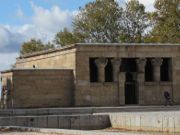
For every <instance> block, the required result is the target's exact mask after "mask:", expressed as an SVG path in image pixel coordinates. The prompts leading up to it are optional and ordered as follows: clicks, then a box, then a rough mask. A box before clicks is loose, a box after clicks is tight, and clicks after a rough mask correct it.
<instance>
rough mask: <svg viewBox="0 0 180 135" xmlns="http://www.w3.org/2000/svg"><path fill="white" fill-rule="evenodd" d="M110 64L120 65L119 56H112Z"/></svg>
mask: <svg viewBox="0 0 180 135" xmlns="http://www.w3.org/2000/svg"><path fill="white" fill-rule="evenodd" d="M111 63H112V65H115V66H120V65H121V58H114V59H112V60H111Z"/></svg>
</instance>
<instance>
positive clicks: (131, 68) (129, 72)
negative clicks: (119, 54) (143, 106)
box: [120, 58, 138, 105]
mask: <svg viewBox="0 0 180 135" xmlns="http://www.w3.org/2000/svg"><path fill="white" fill-rule="evenodd" d="M120 71H121V72H125V79H126V80H125V87H124V91H125V92H124V94H125V104H126V105H133V104H138V91H137V66H136V59H135V58H124V59H122V66H121V69H120Z"/></svg>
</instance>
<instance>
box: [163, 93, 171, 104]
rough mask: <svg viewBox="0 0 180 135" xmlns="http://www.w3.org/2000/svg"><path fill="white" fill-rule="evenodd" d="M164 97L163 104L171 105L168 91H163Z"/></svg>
mask: <svg viewBox="0 0 180 135" xmlns="http://www.w3.org/2000/svg"><path fill="white" fill-rule="evenodd" d="M164 98H165V106H167V105H172V102H171V96H170V93H169V92H168V91H164Z"/></svg>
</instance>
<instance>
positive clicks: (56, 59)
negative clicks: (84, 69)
mask: <svg viewBox="0 0 180 135" xmlns="http://www.w3.org/2000/svg"><path fill="white" fill-rule="evenodd" d="M33 66H34V67H35V68H37V69H38V68H43V69H51V68H52V69H55V68H56V69H59V68H63V69H75V49H74V48H71V49H68V50H66V49H62V50H59V51H53V52H48V53H44V54H37V55H32V56H31V55H29V56H26V57H22V58H18V59H17V61H16V68H17V69H26V68H28V69H29V68H33Z"/></svg>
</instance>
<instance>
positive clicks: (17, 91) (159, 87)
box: [2, 43, 180, 108]
mask: <svg viewBox="0 0 180 135" xmlns="http://www.w3.org/2000/svg"><path fill="white" fill-rule="evenodd" d="M179 51H180V47H179V45H173V44H150V45H149V44H148V45H147V44H143V45H142V44H103V43H102V44H76V45H72V46H69V47H65V48H61V49H56V50H51V51H47V52H43V53H36V54H32V55H27V56H24V57H20V58H18V59H17V61H16V69H15V70H13V71H12V72H3V73H2V85H3V86H7V84H8V82H10V84H13V85H10V86H13V87H8V88H10V89H11V91H13V92H12V93H10V96H9V97H8V99H7V100H5V99H4V100H3V101H2V104H4V105H3V107H4V108H6V107H9V108H11V107H22V108H25V107H65V106H68V107H70V106H119V105H125V99H126V97H125V89H126V87H125V83H126V73H125V72H123V73H122V72H121V65H122V59H128V58H130V59H135V61H136V62H137V63H136V64H137V67H138V69H137V71H136V72H135V74H137V72H139V74H141V75H139V77H138V74H137V78H135V80H134V81H135V82H136V86H137V88H136V93H137V94H136V96H137V97H136V99H137V100H138V101H137V103H138V104H140V105H162V104H164V96H163V92H164V91H165V90H166V91H169V92H170V94H171V97H172V100H173V101H174V103H175V104H180V91H179V89H180V83H179V82H180V53H179ZM90 58H94V59H97V58H103V59H105V61H104V64H101V65H104V66H100V67H101V70H99V71H97V72H98V73H100V74H101V75H100V76H99V79H100V80H99V81H98V82H90ZM165 58H168V59H169V60H170V61H169V65H170V67H169V71H167V72H168V73H167V74H169V78H170V79H169V81H167V82H165V81H164V82H162V81H161V79H160V74H161V72H160V70H161V65H162V63H163V61H162V60H163V59H165ZM107 59H108V61H111V64H113V63H114V64H115V65H116V66H113V67H112V69H113V71H112V74H113V81H112V82H105V75H104V70H103V68H104V69H105V68H106V66H107ZM117 59H121V63H120V61H119V60H118V61H116V62H115V61H113V60H117ZM146 59H151V60H152V65H154V66H153V73H152V74H153V75H154V80H153V81H152V82H146V81H143V80H141V81H139V80H137V79H140V78H141V79H144V75H142V73H146V72H145V71H144V67H145V63H146ZM117 62H118V63H117ZM97 63H100V61H99V62H97ZM101 63H103V61H102V60H101ZM33 65H35V67H36V68H35V69H33ZM98 65H100V64H98ZM102 67H103V68H102ZM118 67H119V71H120V72H119V71H118ZM28 69H29V70H28ZM30 69H31V70H30ZM42 69H44V70H42ZM45 69H46V70H45ZM98 69H100V68H98ZM117 73H118V75H117V76H121V74H124V75H122V78H121V77H117V76H116V75H115V74H117ZM123 76H124V77H123ZM118 79H119V80H118ZM144 80H145V79H144ZM138 81H139V82H138ZM4 91H6V90H4ZM5 93H7V91H6V92H5ZM30 95H33V96H30ZM5 97H6V96H5ZM149 97H151V98H149ZM22 101H23V102H24V103H23V104H22Z"/></svg>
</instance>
